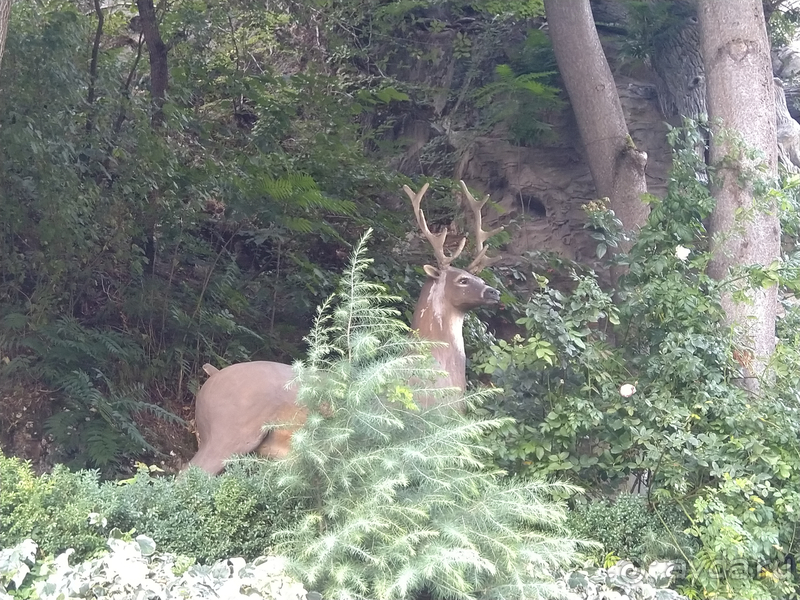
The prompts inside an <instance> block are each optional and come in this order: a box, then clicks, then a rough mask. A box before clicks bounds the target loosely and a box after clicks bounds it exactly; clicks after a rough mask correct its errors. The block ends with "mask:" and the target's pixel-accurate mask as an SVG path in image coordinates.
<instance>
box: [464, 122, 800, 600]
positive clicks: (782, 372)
mask: <svg viewBox="0 0 800 600" xmlns="http://www.w3.org/2000/svg"><path fill="white" fill-rule="evenodd" d="M670 139H671V141H672V142H673V144H675V146H676V153H675V160H674V163H673V164H674V169H673V172H672V174H671V176H670V179H669V182H668V193H667V196H666V197H665V198H664V199H663V200H656V199H651V200H650V203H651V208H652V211H651V214H650V220H649V223H648V225H647V226H646V227H644V228H643V229H642V231H641V232H640V233H639V235H638V237H637V239H636V241H635V244H634V245H633V248H632V249H631V250H630V252H629V253H628V254H627V255H620V254H619V253H618V254H617V255H616V257H615V258H616V260H617V262H618V263H619V264H620V265H624V266H625V267H627V268H626V272H625V273H624V275H623V276H622V277H621V278H620V281H619V283H618V285H617V290H616V303H615V304H612V302H611V298H610V297H608V296H607V295H605V294H603V293H602V292H601V291H600V288H599V286H598V284H597V277H596V276H595V275H593V274H576V275H574V276H573V282H572V283H571V284H570V285H568V286H565V287H566V288H567V289H564V290H554V289H551V288H549V287H546V286H545V287H543V288H542V289H540V290H538V291H536V292H535V293H533V294H532V295H531V297H530V298H529V300H528V302H527V303H525V304H524V305H523V306H522V307H521V309H520V312H519V316H518V319H517V321H518V324H519V325H520V326H521V327H522V329H523V330H524V333H523V334H522V335H521V336H520V338H519V339H517V340H514V341H513V342H512V343H510V344H502V343H497V344H495V346H494V347H493V348H491V349H490V350H489V351H487V352H486V353H484V354H482V355H479V356H478V357H477V361H476V362H477V363H478V364H477V365H476V369H477V370H478V371H479V372H481V371H482V372H484V373H488V374H490V375H491V376H492V379H493V381H494V382H495V383H496V384H498V385H502V386H503V387H504V388H506V390H507V391H506V397H505V398H502V399H499V400H498V401H497V402H496V403H495V404H494V405H492V406H491V409H492V414H493V415H496V416H500V415H505V414H510V415H512V416H514V417H515V418H516V419H517V422H516V423H515V424H514V425H513V426H509V427H506V428H505V429H504V430H502V431H500V432H499V434H495V441H494V445H495V448H496V449H497V450H496V453H497V457H498V461H499V462H500V464H501V465H503V466H506V467H507V468H509V469H511V470H512V471H516V472H520V473H529V474H534V475H537V474H541V473H551V472H561V473H563V474H564V475H565V476H568V477H569V478H570V480H571V481H574V482H579V483H582V484H588V485H590V486H591V487H593V488H595V489H596V490H597V491H599V492H604V493H606V494H614V493H615V492H616V491H618V490H620V489H621V485H623V483H624V482H628V481H630V480H631V478H633V479H634V480H635V481H636V482H637V485H640V486H644V487H645V488H646V489H648V493H647V498H648V502H649V506H648V509H649V510H653V511H657V512H656V514H658V513H663V512H664V511H668V512H670V514H671V512H672V511H673V510H674V509H675V507H676V506H680V507H681V509H682V511H683V512H684V514H685V515H686V517H687V518H688V519H689V522H688V524H687V526H686V533H687V534H688V535H689V536H690V538H691V539H692V540H693V543H694V545H695V550H694V551H693V552H690V551H689V550H691V546H689V548H685V547H684V548H682V545H683V544H682V543H676V542H677V539H676V538H677V536H673V532H672V531H671V530H670V528H669V525H668V524H666V523H662V522H661V521H660V519H659V520H658V522H654V523H653V524H652V527H651V528H648V529H649V530H650V531H651V532H652V534H653V535H657V536H660V538H661V539H662V540H666V541H671V542H672V546H673V548H672V549H670V550H669V551H668V552H666V551H665V552H664V554H661V556H669V555H671V554H672V553H674V552H677V551H683V552H685V553H686V558H687V559H688V560H689V561H690V569H689V580H688V582H687V586H689V587H688V588H687V590H691V591H692V593H693V594H695V595H698V597H713V596H714V595H718V594H723V595H724V594H727V595H729V596H731V597H737V598H758V597H769V595H770V594H772V596H771V597H784V596H785V594H786V590H787V589H789V588H790V587H791V586H792V585H795V586H796V585H797V584H796V582H794V583H793V582H792V579H791V577H790V576H789V575H788V574H787V573H786V571H785V570H783V571H782V572H781V571H780V570H771V571H770V572H771V573H772V574H771V575H769V576H767V577H761V578H759V579H755V580H754V579H752V577H751V576H750V575H749V576H748V577H745V578H741V577H740V576H739V575H736V573H737V572H738V573H740V572H742V570H741V565H742V564H743V563H746V565H747V569H745V570H744V572H746V573H749V574H751V575H752V574H754V573H756V565H772V564H780V563H781V562H782V560H783V557H784V556H785V555H786V554H787V553H790V552H794V551H795V550H796V541H795V540H796V525H795V524H796V521H797V517H796V506H798V504H797V503H798V501H800V495H799V494H800V477H798V473H800V448H799V447H798V441H797V440H798V434H799V433H800V406H798V403H797V398H796V394H795V392H794V391H793V390H794V389H796V388H795V387H794V386H795V385H796V380H797V376H796V366H797V364H798V363H797V362H796V361H797V352H798V347H797V345H796V335H795V333H794V332H793V331H792V329H791V323H795V322H796V321H795V319H796V318H797V317H796V316H795V315H794V311H795V310H796V309H794V308H790V309H789V314H788V315H787V319H789V321H788V323H787V325H788V327H787V326H781V332H783V333H782V334H783V335H786V334H788V336H787V338H785V340H786V341H785V342H784V343H782V344H780V345H779V350H778V352H777V353H776V356H775V372H776V373H777V379H776V380H775V381H774V383H772V384H770V385H768V386H765V387H764V389H762V391H761V393H760V395H759V397H758V398H757V399H756V398H753V397H752V396H750V395H749V394H748V393H747V392H746V391H745V390H743V389H742V388H741V387H740V386H739V385H737V383H736V379H737V378H738V377H740V373H741V365H740V361H743V360H746V354H745V353H744V352H743V351H742V349H740V348H738V347H736V346H734V345H733V344H732V342H731V339H732V338H731V335H730V331H729V330H728V328H726V327H725V326H724V325H723V311H722V309H721V307H720V303H719V295H720V289H721V286H724V285H729V282H727V281H724V282H716V281H713V280H712V279H710V278H709V277H708V276H707V275H706V274H705V267H706V265H707V263H708V260H709V255H708V253H707V251H706V249H707V245H708V240H707V238H706V234H705V229H704V225H703V220H704V219H705V218H706V217H707V216H708V214H709V213H710V210H711V208H712V206H713V201H712V199H711V195H710V193H709V191H708V189H707V186H706V183H705V182H706V181H707V177H706V175H705V166H704V165H702V164H700V163H699V162H698V161H699V157H698V153H697V152H696V148H697V142H698V139H699V138H698V134H697V132H696V130H693V129H691V128H689V129H681V130H673V131H672V132H671V134H670ZM779 200H780V198H779ZM594 209H595V210H596V209H597V207H594ZM593 223H594V224H595V226H597V225H598V224H600V225H601V226H600V227H598V228H597V229H596V230H595V232H596V234H597V237H598V244H603V245H605V246H606V247H610V246H613V245H614V244H616V243H617V242H618V240H619V239H620V238H619V236H620V235H621V232H620V231H619V229H618V228H617V227H616V219H615V217H614V216H613V215H607V216H606V217H603V218H598V219H595V220H593ZM605 226H608V227H609V232H608V233H609V235H608V237H607V238H605V237H604V236H603V233H605V230H604V227H605ZM796 260H797V259H796V258H790V260H788V261H787V267H781V268H780V269H777V270H776V271H775V277H777V279H778V280H779V281H781V282H791V281H793V280H795V279H796V273H795V274H794V275H793V272H792V270H791V266H792V265H795V264H796ZM736 277H738V278H739V280H740V281H743V282H745V283H748V284H749V285H761V284H762V282H765V281H766V280H767V279H770V284H774V281H775V279H774V278H770V277H771V276H769V274H768V273H766V272H765V270H764V269H760V270H756V269H750V270H748V271H746V272H744V273H742V274H737V275H736ZM610 325H615V326H614V327H613V333H614V345H613V346H612V345H611V344H609V343H608V342H609V340H608V337H607V333H606V331H607V328H609V326H610ZM598 510H599V511H600V513H607V514H606V517H607V518H609V519H612V518H613V517H612V516H611V515H613V511H614V510H616V509H612V508H609V509H608V510H603V509H598ZM659 525H660V526H661V529H659ZM639 531H640V533H641V534H642V535H641V536H640V537H636V538H633V541H632V542H630V543H626V544H624V546H625V548H626V549H624V550H622V552H629V551H632V550H631V547H633V548H643V547H644V546H643V544H644V541H645V537H644V535H645V533H647V531H648V530H641V529H640V530H639ZM597 535H600V532H598V533H597ZM648 535H650V533H648ZM617 543H621V542H617ZM631 544H632V545H631ZM607 549H608V550H609V551H612V552H615V553H617V552H620V550H618V549H617V548H615V547H613V545H612V546H611V547H609V548H607ZM657 550H658V549H657V548H655V550H654V552H656V556H658V552H657ZM641 551H642V550H633V552H641ZM648 552H650V550H648ZM734 559H735V561H734ZM736 561H738V562H736ZM734 562H736V564H734Z"/></svg>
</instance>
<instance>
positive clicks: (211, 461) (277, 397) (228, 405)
mask: <svg viewBox="0 0 800 600" xmlns="http://www.w3.org/2000/svg"><path fill="white" fill-rule="evenodd" d="M403 189H404V190H405V192H406V194H408V197H409V198H410V199H411V203H412V205H413V207H414V215H415V216H416V219H417V224H418V225H419V227H420V229H421V230H422V233H423V234H424V235H425V237H426V238H427V239H428V240H429V241H430V242H431V245H432V246H433V251H434V254H435V256H436V266H435V267H434V266H431V265H425V267H424V269H425V273H426V274H427V276H428V280H427V281H426V282H425V285H424V286H423V288H422V293H421V294H420V298H419V300H418V301H417V306H416V309H415V310H414V318H413V319H412V322H411V325H412V327H413V328H414V329H416V330H417V331H418V332H419V335H420V337H422V338H424V339H427V340H430V341H436V342H446V345H445V344H443V345H441V346H437V347H436V348H434V350H433V355H434V357H435V358H436V360H437V361H438V362H439V365H440V366H441V368H442V371H444V372H445V373H446V375H445V376H443V377H442V378H441V379H440V380H439V381H438V382H437V385H438V386H440V387H456V388H460V389H461V390H463V389H465V388H466V383H467V382H466V355H465V354H464V338H463V336H462V333H461V329H462V324H463V322H464V315H465V314H466V313H467V312H468V311H470V310H472V309H475V308H477V307H479V306H489V305H493V304H497V303H498V302H499V301H500V292H498V291H497V290H496V289H494V288H492V287H489V286H488V285H486V283H485V282H484V281H483V280H482V279H481V278H480V277H478V276H477V275H476V273H479V272H480V271H481V270H483V269H484V268H485V267H486V266H488V265H489V264H491V263H493V262H495V261H496V260H497V259H496V258H487V257H486V250H487V248H486V245H485V244H486V240H487V239H489V238H490V237H491V236H493V235H494V234H496V233H498V232H499V231H500V230H501V229H502V228H498V229H495V230H493V231H489V232H487V231H483V229H482V226H481V209H482V208H483V205H484V204H485V203H486V200H483V202H478V201H477V200H475V198H473V196H472V194H470V193H469V190H468V189H467V186H466V185H465V184H464V182H463V181H462V182H461V190H462V191H463V193H464V199H465V201H466V202H467V204H468V206H469V208H470V211H471V213H472V215H473V221H474V225H475V244H476V254H475V258H474V260H473V261H472V262H471V263H470V265H469V266H468V267H467V269H466V270H463V269H457V268H455V267H453V266H451V265H450V263H452V262H453V261H454V260H455V259H456V258H457V257H458V256H459V254H461V251H462V250H463V249H464V246H465V245H466V238H463V239H462V240H461V241H460V242H459V244H458V248H457V250H456V251H455V252H453V254H451V255H447V254H445V251H444V246H445V241H446V237H447V232H446V231H444V232H442V233H437V234H434V233H431V231H430V229H429V228H428V224H427V223H426V221H425V214H424V213H423V212H422V209H421V208H420V202H421V201H422V197H423V196H424V195H425V192H426V191H427V190H428V185H427V184H425V185H424V186H423V187H422V189H421V190H420V191H419V192H418V193H414V192H413V191H412V190H411V188H409V187H408V186H405V187H404V188H403ZM203 369H204V370H205V371H206V373H207V374H208V375H209V376H210V377H209V379H208V381H206V382H205V384H203V386H202V387H201V388H200V391H199V392H198V393H197V401H196V409H195V423H196V428H197V437H198V445H199V449H198V451H197V454H195V456H194V457H193V458H192V460H191V463H192V464H194V465H197V466H199V467H201V468H202V469H204V470H206V471H208V472H209V473H214V474H215V473H219V472H220V471H221V470H222V469H223V467H224V464H225V461H226V460H227V459H229V458H230V457H231V456H233V455H234V454H248V453H250V452H253V451H257V452H258V453H259V454H261V455H262V456H267V457H271V458H281V457H283V456H285V455H286V453H287V452H288V451H289V443H290V438H291V434H292V431H293V430H294V429H296V428H298V427H300V426H302V425H303V423H304V422H305V420H306V412H305V409H304V407H301V406H299V405H298V404H297V402H296V399H297V390H296V389H295V388H293V387H292V386H291V385H290V383H291V382H292V380H293V379H294V372H293V370H292V367H291V366H289V365H284V364H281V363H274V362H263V361H258V362H246V363H238V364H235V365H231V366H229V367H226V368H224V369H221V370H217V369H215V368H214V367H212V366H211V365H205V366H204V367H203ZM433 401H435V399H433V398H429V399H428V398H422V399H421V402H420V403H421V404H423V405H426V404H430V403H431V402H433ZM277 423H280V424H283V425H284V428H282V429H276V430H273V431H270V432H269V433H265V432H264V429H263V427H264V425H269V424H277ZM286 424H289V426H285V425H286Z"/></svg>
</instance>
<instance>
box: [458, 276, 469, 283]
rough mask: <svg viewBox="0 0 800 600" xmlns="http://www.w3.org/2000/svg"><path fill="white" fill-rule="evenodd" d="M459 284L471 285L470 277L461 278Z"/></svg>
mask: <svg viewBox="0 0 800 600" xmlns="http://www.w3.org/2000/svg"><path fill="white" fill-rule="evenodd" d="M458 283H460V284H461V285H467V284H468V283H469V277H461V278H460V279H459V280H458Z"/></svg>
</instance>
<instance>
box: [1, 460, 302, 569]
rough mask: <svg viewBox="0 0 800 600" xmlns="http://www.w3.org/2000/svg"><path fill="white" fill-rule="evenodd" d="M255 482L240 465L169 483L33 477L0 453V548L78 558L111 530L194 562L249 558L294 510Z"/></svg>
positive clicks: (146, 477)
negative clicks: (29, 541)
mask: <svg viewBox="0 0 800 600" xmlns="http://www.w3.org/2000/svg"><path fill="white" fill-rule="evenodd" d="M262 484H263V481H262V479H261V478H260V477H258V476H257V475H256V474H254V473H252V472H247V470H245V469H243V468H241V467H240V468H236V467H232V468H231V469H229V470H228V471H227V472H226V473H225V474H223V475H222V476H220V477H216V478H212V477H209V476H208V475H206V474H205V473H202V472H200V471H198V470H196V469H192V470H190V471H189V472H187V473H186V474H185V475H183V476H181V477H178V478H177V479H173V478H171V477H153V476H151V475H150V474H149V473H148V471H147V470H146V469H143V470H141V471H140V472H139V473H138V474H137V475H136V477H134V478H133V479H132V480H131V481H130V482H128V483H126V484H124V485H119V484H115V483H111V482H107V483H100V482H99V480H98V476H97V473H95V472H91V471H82V472H78V473H73V472H70V471H68V470H67V469H65V468H63V467H57V468H56V469H55V470H54V471H53V473H51V474H49V475H42V476H41V477H35V476H34V475H33V473H32V471H31V469H30V467H29V465H27V464H25V463H23V462H21V461H19V460H17V459H13V458H11V459H9V458H3V457H2V456H1V455H0V546H3V547H10V546H12V545H14V544H17V543H19V542H21V541H22V540H24V539H25V538H36V539H38V540H41V541H40V543H39V547H40V549H41V550H42V551H43V552H44V553H45V554H47V555H55V554H58V553H61V552H64V551H65V550H66V549H67V548H73V549H74V551H75V555H76V557H77V558H79V559H82V558H86V557H90V556H93V555H94V554H96V553H97V552H98V551H100V550H102V549H104V548H105V546H106V538H107V535H108V531H109V530H110V529H111V528H119V529H121V530H123V531H134V532H136V533H142V534H147V535H150V536H151V537H153V538H154V539H155V540H156V542H157V543H158V544H159V547H162V548H164V549H165V550H166V551H169V552H176V553H180V554H183V555H186V556H192V557H194V558H196V559H198V560H199V561H201V562H210V561H214V560H217V559H219V558H223V557H226V556H244V557H247V558H251V559H252V558H255V557H257V556H260V555H261V554H263V553H264V551H265V550H266V549H268V548H270V546H271V543H272V542H271V536H272V533H273V531H274V530H275V529H278V528H285V527H286V526H287V525H288V524H289V523H290V522H291V521H292V519H295V518H296V515H297V510H298V503H297V502H295V501H293V500H279V499H278V498H277V496H276V494H275V493H274V492H273V491H272V490H270V489H269V488H265V487H264V486H263V485H262Z"/></svg>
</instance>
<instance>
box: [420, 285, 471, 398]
mask: <svg viewBox="0 0 800 600" xmlns="http://www.w3.org/2000/svg"><path fill="white" fill-rule="evenodd" d="M463 325H464V313H463V312H461V311H460V310H457V309H454V308H453V307H452V306H451V305H450V304H448V303H447V302H446V301H445V281H444V278H443V277H442V278H439V279H431V278H429V279H428V281H427V282H426V283H425V285H424V286H423V287H422V292H421V293H420V296H419V300H418V301H417V306H416V309H415V310H414V316H413V317H412V319H411V328H412V329H415V330H416V331H418V332H419V336H420V337H421V338H423V339H425V340H429V341H431V342H446V343H447V346H439V347H436V348H433V357H434V358H435V359H436V361H437V362H438V363H439V365H440V366H441V368H442V370H444V371H446V372H447V377H443V378H441V379H439V380H438V381H437V385H438V386H440V387H458V388H460V389H462V390H464V389H466V387H467V376H466V365H467V357H466V354H465V352H464V336H463V333H462V327H463Z"/></svg>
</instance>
